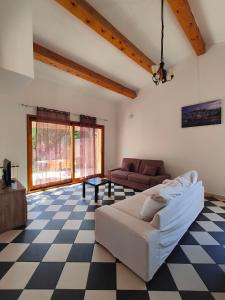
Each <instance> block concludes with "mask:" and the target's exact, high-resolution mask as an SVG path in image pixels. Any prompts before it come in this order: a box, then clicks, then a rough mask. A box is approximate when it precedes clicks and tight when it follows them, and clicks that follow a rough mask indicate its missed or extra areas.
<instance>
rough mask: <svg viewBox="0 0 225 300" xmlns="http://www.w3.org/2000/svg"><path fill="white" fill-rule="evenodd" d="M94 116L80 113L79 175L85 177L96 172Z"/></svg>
mask: <svg viewBox="0 0 225 300" xmlns="http://www.w3.org/2000/svg"><path fill="white" fill-rule="evenodd" d="M95 135H96V118H95V117H90V116H84V115H80V177H81V178H87V177H91V176H93V175H95V174H96V173H97V168H96V153H95V151H96V147H95Z"/></svg>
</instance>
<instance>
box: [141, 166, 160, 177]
mask: <svg viewBox="0 0 225 300" xmlns="http://www.w3.org/2000/svg"><path fill="white" fill-rule="evenodd" d="M157 170H158V167H156V166H151V165H146V166H145V168H144V171H143V175H149V176H156V173H157Z"/></svg>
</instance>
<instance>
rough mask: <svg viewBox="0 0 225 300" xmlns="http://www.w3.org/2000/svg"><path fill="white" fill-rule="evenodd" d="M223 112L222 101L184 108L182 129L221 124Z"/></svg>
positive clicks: (182, 110) (182, 109)
mask: <svg viewBox="0 0 225 300" xmlns="http://www.w3.org/2000/svg"><path fill="white" fill-rule="evenodd" d="M221 110H222V101H221V100H213V101H208V102H203V103H199V104H194V105H189V106H184V107H182V108H181V112H182V128H185V127H195V126H204V125H215V124H221Z"/></svg>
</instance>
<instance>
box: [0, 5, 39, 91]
mask: <svg viewBox="0 0 225 300" xmlns="http://www.w3.org/2000/svg"><path fill="white" fill-rule="evenodd" d="M0 45H1V47H0V94H3V93H4V92H7V91H8V89H10V90H12V89H13V88H14V89H18V88H20V87H22V86H23V85H24V84H26V83H27V82H29V81H30V80H32V79H33V77H34V67H33V30H32V1H30V0H20V1H15V0H1V1H0Z"/></svg>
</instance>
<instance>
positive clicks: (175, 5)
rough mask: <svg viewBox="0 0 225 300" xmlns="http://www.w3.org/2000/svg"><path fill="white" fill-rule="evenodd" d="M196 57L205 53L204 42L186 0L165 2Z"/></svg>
mask: <svg viewBox="0 0 225 300" xmlns="http://www.w3.org/2000/svg"><path fill="white" fill-rule="evenodd" d="M167 1H168V3H169V6H170V7H171V9H172V11H173V13H174V14H175V16H176V18H177V20H178V22H179V23H180V26H181V27H182V28H183V31H184V32H185V34H186V36H187V38H188V40H189V41H190V43H191V45H192V47H193V49H194V51H195V52H196V54H197V55H202V54H204V53H205V52H206V49H205V42H204V40H203V37H202V35H201V32H200V30H199V27H198V25H197V23H196V20H195V18H194V16H193V14H192V11H191V8H190V5H189V3H188V0H167Z"/></svg>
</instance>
